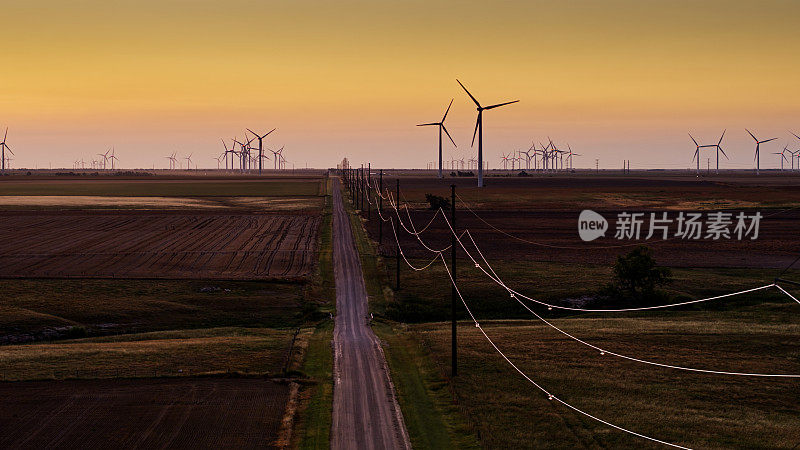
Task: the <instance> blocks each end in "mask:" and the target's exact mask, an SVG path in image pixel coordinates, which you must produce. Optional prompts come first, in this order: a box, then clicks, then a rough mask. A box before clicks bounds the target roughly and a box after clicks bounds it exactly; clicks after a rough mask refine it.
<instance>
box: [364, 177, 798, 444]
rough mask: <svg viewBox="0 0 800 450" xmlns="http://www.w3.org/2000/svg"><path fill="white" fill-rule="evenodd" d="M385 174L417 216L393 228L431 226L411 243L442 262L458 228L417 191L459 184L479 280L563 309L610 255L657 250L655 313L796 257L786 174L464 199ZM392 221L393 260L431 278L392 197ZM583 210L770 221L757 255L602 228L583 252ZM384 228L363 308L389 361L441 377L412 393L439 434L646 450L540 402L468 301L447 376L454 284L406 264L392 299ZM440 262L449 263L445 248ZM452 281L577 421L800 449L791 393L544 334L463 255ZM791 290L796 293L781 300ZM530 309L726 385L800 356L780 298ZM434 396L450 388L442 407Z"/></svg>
mask: <svg viewBox="0 0 800 450" xmlns="http://www.w3.org/2000/svg"><path fill="white" fill-rule="evenodd" d="M395 176H399V179H400V186H401V193H400V198H401V201H402V202H403V203H404V204H408V205H409V206H410V210H409V211H408V212H406V210H405V207H403V208H401V219H402V221H403V224H404V225H405V227H408V228H409V229H411V223H412V221H413V223H414V225H415V227H416V228H415V229H416V230H417V231H420V230H423V229H424V232H423V233H422V234H421V235H420V238H421V239H422V240H423V241H424V242H425V243H426V244H427V245H428V246H430V247H432V248H434V249H443V248H446V247H447V246H448V245H449V244H450V231H449V228H448V227H447V225H446V224H445V223H443V221H442V220H441V218H438V217H437V218H434V211H432V210H429V209H428V203H427V201H426V199H425V194H434V195H439V196H441V197H445V198H447V199H449V198H450V196H449V194H450V184H456V185H457V186H458V187H457V192H458V193H459V199H457V202H456V207H457V216H456V229H457V230H458V231H459V232H461V231H463V230H466V229H469V230H470V233H471V237H472V238H474V241H475V243H477V245H478V247H477V248H476V247H475V245H474V244H473V241H472V239H471V238H466V239H465V240H464V244H465V246H466V247H467V249H468V250H469V251H470V253H471V254H472V255H473V256H474V257H476V258H480V255H481V254H482V255H483V256H485V257H486V259H487V261H485V262H484V261H482V260H479V262H480V263H481V265H482V266H483V267H484V268H487V270H489V269H488V266H489V265H490V266H491V270H492V271H493V273H496V274H497V276H499V277H500V278H501V279H502V280H503V282H504V283H507V284H508V285H509V286H511V287H512V288H514V289H517V290H518V291H520V292H523V293H525V294H527V295H529V296H532V297H534V298H536V299H539V300H544V301H547V302H550V303H553V304H556V305H580V304H583V303H584V302H586V301H593V300H595V298H597V296H598V293H599V291H600V289H601V288H602V287H603V286H605V285H606V284H608V283H610V282H611V281H612V279H613V272H612V267H611V265H612V264H613V263H614V261H615V260H616V258H617V257H619V256H621V255H625V254H626V253H628V252H629V251H631V250H632V249H633V248H634V247H635V246H637V245H641V244H646V245H648V246H650V248H651V249H652V250H653V255H654V257H655V259H656V261H657V262H658V263H659V264H661V265H664V266H667V267H669V268H671V270H672V275H673V281H672V283H670V284H668V285H667V286H665V287H664V288H663V295H664V298H665V299H669V300H671V301H682V300H690V299H695V298H702V297H707V296H713V295H719V294H724V293H728V292H733V291H737V290H742V289H748V288H752V287H756V286H762V285H765V284H769V283H772V281H773V279H774V278H775V277H776V276H778V275H779V274H780V273H781V272H782V271H783V269H784V268H785V267H787V266H788V265H789V264H790V263H792V261H794V260H795V258H797V256H798V252H800V244H798V243H797V241H796V232H795V230H797V229H798V226H800V214H798V211H797V207H798V205H800V195H798V191H797V189H796V181H795V179H794V178H791V177H786V176H782V175H779V174H774V176H762V177H761V178H759V179H756V178H755V177H753V176H749V175H746V174H728V175H725V176H721V177H718V178H713V177H709V178H703V179H700V180H698V179H695V178H694V177H686V176H683V175H680V174H676V173H656V174H638V175H636V176H631V177H622V176H619V175H618V174H607V175H603V174H601V175H599V176H593V175H592V174H587V173H584V174H577V175H574V176H558V175H554V176H535V177H529V178H526V177H502V176H495V177H490V178H487V186H488V187H486V188H485V189H482V190H479V189H476V188H474V187H473V186H474V182H475V180H474V179H454V178H447V179H445V180H442V181H439V180H436V179H434V178H432V177H420V176H415V175H411V174H403V173H400V172H396V173H392V172H389V173H386V172H385V173H384V186H391V187H392V189H391V192H392V194H393V193H394V177H395ZM387 178H388V179H387ZM384 208H385V212H384V216H387V215H392V216H393V220H394V223H395V225H396V227H397V230H398V231H397V233H398V236H399V237H400V243H401V247H402V251H403V255H404V256H405V257H406V258H408V259H409V261H410V262H411V264H413V265H414V266H416V267H425V266H426V264H427V263H428V262H429V261H430V260H431V259H432V258H434V256H435V254H434V253H432V252H431V251H429V250H426V249H425V248H424V247H423V246H422V245H421V244H420V242H419V241H418V240H417V239H416V238H415V237H414V236H411V235H409V234H408V233H407V232H406V231H405V230H404V228H403V227H402V226H401V225H399V223H398V218H397V216H396V215H395V213H394V212H393V211H391V209H390V206H389V202H388V201H386V200H384ZM468 208H470V209H472V212H471V211H470V210H469V209H468ZM582 209H592V210H595V211H597V212H600V213H601V214H603V216H604V217H613V216H615V215H616V214H617V213H619V212H623V211H627V212H634V211H635V212H640V211H641V212H646V213H649V212H658V211H671V212H674V213H676V212H677V211H699V212H707V211H716V210H727V211H747V212H748V213H752V212H754V211H761V213H762V214H763V215H764V219H763V220H762V222H761V229H760V233H759V237H758V239H756V240H746V241H744V240H743V241H738V240H736V239H732V240H727V239H723V240H719V241H713V240H707V239H700V240H697V241H692V240H683V239H670V240H667V241H660V240H657V239H651V240H649V241H646V240H640V241H638V242H637V241H635V240H627V241H625V240H623V241H619V240H617V239H615V238H614V237H613V236H614V234H613V226H612V229H611V230H610V232H609V233H607V234H606V237H605V238H600V239H598V240H597V241H595V242H590V243H585V242H582V241H581V240H580V238H579V237H578V233H577V218H578V213H579V212H580V211H581V210H582ZM447 212H448V213H449V211H447ZM473 212H474V214H473ZM371 217H372V220H366V219H367V213H366V211H362V212H361V218H362V219H364V220H363V223H364V225H365V228H366V229H367V231H368V232H369V236H370V238H371V239H372V240H373V241H377V240H378V220H376V214H375V212H374V210H373V211H372V216H371ZM431 220H433V221H432V222H431V223H430V226H429V227H426V226H427V225H428V223H429V222H430V221H431ZM383 226H384V228H383V244H382V245H377V244H376V245H374V247H372V248H370V246H368V245H362V246H361V247H360V248H361V249H362V250H364V251H367V252H371V251H373V250H372V249H373V248H374V251H375V252H376V253H377V255H378V264H377V267H376V268H375V272H374V273H375V275H374V278H375V279H376V280H380V281H378V282H377V283H378V284H379V286H376V287H374V288H373V289H372V291H371V292H370V302H371V309H372V310H373V311H375V313H376V314H377V313H381V314H383V315H384V316H385V317H387V318H388V319H391V320H389V321H386V323H385V324H384V325H382V327H384V328H383V329H384V331H383V333H384V338H385V339H387V340H388V341H390V342H393V343H394V344H395V347H394V348H392V347H391V346H390V347H388V349H387V357H388V358H389V360H390V361H392V360H396V359H402V358H403V357H405V356H404V355H408V354H411V355H421V356H418V357H423V358H426V359H427V360H428V361H429V362H430V363H431V364H433V366H434V367H435V368H436V369H434V372H435V375H430V374H429V375H427V376H426V377H425V378H423V379H422V382H421V384H422V385H423V386H424V387H425V389H426V390H427V396H428V398H429V399H434V400H435V401H434V409H435V410H437V411H438V414H439V415H440V416H441V417H442V419H441V420H440V421H443V422H445V423H459V422H460V421H462V420H466V421H467V423H469V424H470V426H469V428H470V429H471V430H472V432H474V433H475V434H476V435H477V438H478V440H479V441H480V443H481V445H482V446H483V447H485V448H566V447H568V448H607V447H611V448H642V447H645V448H648V447H649V446H650V444H649V443H648V442H647V441H644V440H641V439H637V438H635V437H631V436H629V435H626V434H624V433H621V432H619V431H617V430H614V429H611V428H609V427H606V426H604V425H602V424H601V423H599V422H596V421H594V420H591V419H589V418H587V417H585V416H581V415H579V414H577V413H575V412H574V411H571V410H569V409H567V408H566V407H564V406H562V405H559V404H557V403H556V402H552V401H549V400H548V397H547V395H546V394H543V393H542V391H539V390H537V389H536V388H535V387H534V386H533V385H532V384H531V383H529V382H528V381H526V380H525V379H524V378H523V377H521V376H520V374H519V373H517V372H516V371H515V370H514V369H513V368H512V367H511V366H510V365H509V364H508V363H507V362H506V361H504V360H503V359H502V358H501V357H500V355H499V354H498V353H497V351H496V350H495V349H494V348H492V347H491V346H490V344H489V343H488V342H487V341H486V340H485V338H484V336H483V335H482V334H481V333H480V332H479V330H478V329H477V328H476V327H475V326H474V324H473V323H472V322H471V320H469V316H468V315H467V312H466V310H465V309H464V307H463V306H462V305H461V303H460V301H459V303H458V308H457V317H458V318H459V320H462V322H461V324H460V326H459V355H460V363H459V375H458V377H455V378H453V377H451V375H450V347H449V346H450V328H449V323H442V322H440V321H442V320H447V319H449V318H450V302H451V288H450V283H449V280H448V277H447V272H446V271H445V270H444V269H443V268H442V264H441V262H435V263H434V264H433V265H431V266H430V268H427V269H425V270H422V271H412V270H411V269H409V268H408V267H407V266H406V265H405V262H403V261H402V260H401V263H400V264H401V267H400V273H401V275H400V278H401V288H400V290H394V289H393V287H394V284H395V255H396V253H395V252H396V249H395V245H394V235H393V232H392V228H391V226H390V225H389V224H388V223H385V224H384V225H383ZM412 231H413V230H412ZM671 232H674V230H671ZM621 244H622V245H621ZM478 248H479V249H480V253H478ZM446 256H447V258H446V259H447V262H448V263H449V262H450V252H449V251H448V252H447V254H446ZM365 270H366V269H365ZM783 276H784V277H785V278H789V279H799V278H800V270H798V268H796V267H795V268H793V269H789V270H787V271H786V272H784V273H783ZM458 283H459V288H460V292H461V293H462V294H463V296H464V299H465V301H466V302H467V304H468V305H469V307H470V308H471V310H472V312H473V313H474V314H475V316H476V318H477V319H478V320H479V321H480V323H481V326H482V328H483V330H485V331H486V333H487V334H488V335H489V336H490V337H491V338H492V339H493V340H494V342H495V343H496V344H497V346H498V347H499V348H500V349H501V350H502V351H503V352H504V353H505V354H506V355H507V356H508V358H509V359H510V360H511V361H513V362H514V363H515V364H518V366H519V367H520V369H521V370H522V371H523V372H525V373H526V374H527V375H528V376H530V377H531V378H532V379H533V380H535V381H536V382H538V383H541V385H542V386H544V387H545V389H547V390H548V391H549V392H551V393H553V394H554V395H556V396H557V397H558V398H559V399H562V400H564V401H566V402H568V403H570V404H571V405H574V406H576V407H577V408H580V409H583V410H585V411H587V412H588V413H590V414H595V415H597V416H598V417H599V418H601V419H605V420H609V421H610V422H612V423H614V424H616V425H620V426H623V427H626V428H629V429H632V430H633V431H636V432H640V433H644V434H646V435H649V436H654V437H656V438H660V439H664V440H666V441H669V442H675V443H678V444H681V445H686V446H690V447H705V448H708V447H710V448H720V447H740V448H755V447H758V448H794V447H795V446H796V445H797V443H798V442H800V435H798V434H797V426H796V425H797V422H796V418H797V417H798V414H800V411H798V409H797V407H796V404H797V400H798V399H797V392H798V390H797V381H796V379H780V378H754V377H736V376H730V375H728V376H725V375H709V374H698V373H692V372H685V371H678V370H674V369H666V368H662V367H655V366H649V365H643V364H641V363H636V362H631V361H625V360H622V359H619V358H614V357H609V356H608V355H606V356H601V355H599V353H598V352H597V351H595V350H593V349H592V348H589V347H587V346H584V345H581V344H580V343H577V342H575V341H573V340H570V339H568V338H567V337H565V336H564V335H562V334H560V333H558V332H556V331H555V330H553V329H551V328H549V327H547V326H546V325H544V324H543V323H542V322H540V321H538V320H536V319H535V317H534V316H532V315H531V314H530V313H529V312H527V311H526V310H525V309H523V308H522V307H521V306H520V304H519V303H518V302H517V301H516V300H515V299H513V298H509V294H508V292H507V291H506V290H505V289H504V288H503V287H502V286H498V285H497V284H496V283H494V282H492V281H491V280H490V279H489V278H488V277H487V276H486V275H485V274H484V273H483V272H482V271H481V270H479V269H478V268H476V267H474V264H473V263H472V261H471V260H470V259H469V258H467V255H466V254H465V252H464V251H463V250H462V249H461V248H460V247H459V248H458ZM785 287H786V288H787V289H789V291H790V292H793V293H796V292H797V290H796V289H795V288H794V287H792V286H791V285H786V286H785ZM390 288H392V289H390ZM529 305H531V306H533V308H534V310H535V311H537V312H538V313H539V314H541V315H542V316H543V317H544V318H545V319H547V320H550V321H552V323H553V324H554V325H556V326H558V327H561V328H563V329H564V330H565V331H566V332H568V333H571V334H573V335H574V336H576V337H578V338H580V339H585V340H586V341H587V342H589V343H592V344H594V345H598V346H600V347H602V348H606V349H609V350H611V351H615V352H619V353H622V354H625V355H631V356H634V357H638V358H643V359H646V360H650V361H655V362H660V363H665V364H677V365H682V366H688V367H700V368H708V369H716V370H723V371H743V372H764V373H787V374H797V373H800V365H799V363H800V360H798V358H797V355H798V347H797V345H796V343H797V341H798V338H800V328H798V326H800V322H798V320H797V317H798V316H797V311H798V307H800V305H798V304H797V303H795V302H794V301H792V300H791V299H789V298H788V297H786V296H785V295H783V294H781V293H780V292H778V291H777V289H774V288H772V289H769V290H764V291H759V292H755V293H751V294H747V295H742V296H738V297H732V298H727V299H724V300H720V301H715V302H710V303H704V304H700V305H694V306H689V307H683V308H677V309H671V310H664V311H660V312H658V311H656V312H645V313H614V314H609V313H606V314H602V313H569V314H567V313H564V312H559V311H548V310H547V308H542V307H538V306H536V305H534V304H532V303H529ZM465 319H466V320H465ZM394 320H400V321H402V322H405V324H397V323H395V322H394ZM419 365H421V366H425V363H420V364H419ZM392 372H393V377H395V378H396V379H398V380H406V379H409V377H410V375H411V372H412V371H411V370H410V369H408V368H406V367H403V366H399V365H394V366H392ZM411 378H413V377H411ZM419 384H420V383H419V382H417V383H411V382H409V383H405V382H399V383H398V390H399V395H400V397H401V399H403V398H406V399H407V400H406V401H405V402H401V405H403V407H404V413H408V414H411V415H412V416H414V417H416V415H417V414H421V413H419V412H418V410H419V406H415V405H418V404H421V403H424V402H423V401H421V400H420V394H419V392H418V391H419ZM442 384H445V385H446V386H447V391H448V392H447V394H445V395H442V394H441V390H442V388H441V385H442ZM453 404H455V405H457V407H456V408H453ZM428 409H430V408H428ZM429 422H437V421H435V420H430V421H429ZM409 423H412V425H413V424H414V422H409ZM409 432H410V433H411V434H412V436H413V435H416V436H417V438H418V439H419V440H420V441H425V440H431V439H432V437H433V436H435V433H436V432H435V430H428V429H427V428H426V426H425V424H424V422H421V423H420V425H419V428H417V429H410V430H409Z"/></svg>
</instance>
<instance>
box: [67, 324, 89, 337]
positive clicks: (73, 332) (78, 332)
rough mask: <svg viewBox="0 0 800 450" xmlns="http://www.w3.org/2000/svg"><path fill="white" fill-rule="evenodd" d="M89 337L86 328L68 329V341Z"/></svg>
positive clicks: (75, 327)
mask: <svg viewBox="0 0 800 450" xmlns="http://www.w3.org/2000/svg"><path fill="white" fill-rule="evenodd" d="M87 336H89V332H88V331H86V327H81V326H74V327H69V329H67V339H80V338H85V337H87Z"/></svg>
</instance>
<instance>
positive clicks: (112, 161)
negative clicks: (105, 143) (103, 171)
mask: <svg viewBox="0 0 800 450" xmlns="http://www.w3.org/2000/svg"><path fill="white" fill-rule="evenodd" d="M109 159H110V160H111V170H115V166H114V161H119V158H117V156H116V155H115V154H114V147H111V156H109Z"/></svg>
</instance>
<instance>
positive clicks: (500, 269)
mask: <svg viewBox="0 0 800 450" xmlns="http://www.w3.org/2000/svg"><path fill="white" fill-rule="evenodd" d="M385 261H386V265H387V268H386V270H387V272H388V274H390V275H391V276H393V275H394V273H395V272H394V271H395V267H396V266H395V262H394V259H392V258H389V259H386V260H385ZM448 261H449V260H448ZM428 262H429V260H412V261H411V263H412V264H414V265H415V266H424V265H425V264H427V263H428ZM492 268H493V269H494V270H495V272H496V273H497V274H498V276H499V277H500V278H501V279H503V280H505V281H506V282H507V283H508V285H509V286H510V287H512V288H514V289H515V290H517V291H519V292H521V293H524V294H526V295H528V296H529V297H532V298H535V299H538V300H542V301H545V302H549V303H554V304H564V305H568V304H570V302H571V301H575V300H579V299H583V298H589V297H593V296H596V295H597V293H598V290H599V289H600V288H601V287H602V286H604V285H605V284H608V283H610V282H611V281H612V269H611V268H610V267H608V266H603V265H591V264H565V263H554V262H528V261H492ZM400 270H401V279H402V289H401V290H400V291H399V292H395V293H394V297H393V299H392V301H389V302H387V303H386V304H385V305H382V307H381V308H379V309H386V310H387V311H388V314H389V316H390V317H392V318H394V319H400V320H403V321H405V322H421V321H430V320H446V319H448V318H449V317H450V302H451V300H450V299H451V287H450V286H451V285H450V281H449V278H448V276H447V272H446V271H445V269H444V267H443V266H442V264H441V262H436V263H434V264H433V265H431V267H430V268H429V269H426V270H424V271H418V272H417V271H412V270H411V269H410V268H408V266H406V265H405V262H404V261H402V260H401V268H400ZM672 273H673V282H672V283H671V284H670V285H668V286H667V287H666V288H665V289H664V291H665V292H666V293H667V294H668V295H669V296H670V297H671V298H672V299H673V300H674V301H683V300H689V299H695V298H704V297H711V296H715V295H719V294H725V293H729V292H733V291H738V290H745V289H750V288H754V287H758V286H762V285H765V284H770V283H772V281H773V279H774V278H775V276H777V275H778V273H779V271H775V270H767V269H727V268H725V269H698V268H692V269H687V268H673V269H672ZM786 276H787V277H789V278H792V277H794V279H800V271H798V270H790V271H788V272H787V274H786ZM457 277H458V284H459V289H461V291H462V293H463V294H464V295H465V296H466V297H467V298H468V299H470V302H471V305H470V307H471V308H472V309H473V311H474V312H475V313H476V314H477V315H479V316H480V317H483V318H486V319H503V318H529V317H531V316H530V313H529V312H527V311H526V310H525V309H524V308H522V306H520V305H519V304H518V303H517V302H516V301H509V300H510V299H509V295H508V293H507V292H506V290H505V289H503V288H501V287H499V286H498V285H496V284H495V283H494V282H492V281H491V280H490V279H489V278H488V277H487V276H486V275H485V274H484V273H483V272H481V271H479V270H478V269H476V268H475V267H474V265H469V264H467V263H466V262H464V261H462V262H461V263H460V265H459V268H458V273H457ZM787 288H789V287H787ZM769 301H772V302H783V303H786V304H789V303H791V300H790V299H789V298H788V297H786V296H784V295H783V294H781V293H779V292H778V291H777V290H776V289H770V290H766V291H758V292H755V293H752V294H746V295H742V296H738V297H732V298H727V299H724V300H719V301H713V302H710V303H704V304H702V305H699V306H697V305H695V306H686V307H683V308H682V309H698V308H702V309H715V310H719V309H729V308H738V307H739V306H742V305H752V304H760V303H763V302H769ZM529 304H530V303H529ZM795 305H796V304H795ZM556 313H557V312H556ZM466 317H467V315H466V312H465V311H463V310H462V311H461V313H460V318H462V319H463V318H466ZM773 319H774V318H773Z"/></svg>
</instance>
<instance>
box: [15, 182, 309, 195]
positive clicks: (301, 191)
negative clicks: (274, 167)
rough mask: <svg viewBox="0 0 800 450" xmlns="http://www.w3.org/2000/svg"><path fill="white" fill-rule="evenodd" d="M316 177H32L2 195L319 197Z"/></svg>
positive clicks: (16, 184) (16, 183)
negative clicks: (42, 178)
mask: <svg viewBox="0 0 800 450" xmlns="http://www.w3.org/2000/svg"><path fill="white" fill-rule="evenodd" d="M319 193H320V183H319V181H318V180H314V179H300V180H292V179H288V180H281V181H278V180H265V181H249V180H248V181H226V180H158V179H153V180H151V179H147V180H113V181H109V180H31V181H4V182H2V183H0V196H16V195H47V196H49V195H59V196H110V197H234V196H238V197H241V196H246V197H276V196H292V197H296V196H304V195H305V196H316V195H319Z"/></svg>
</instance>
